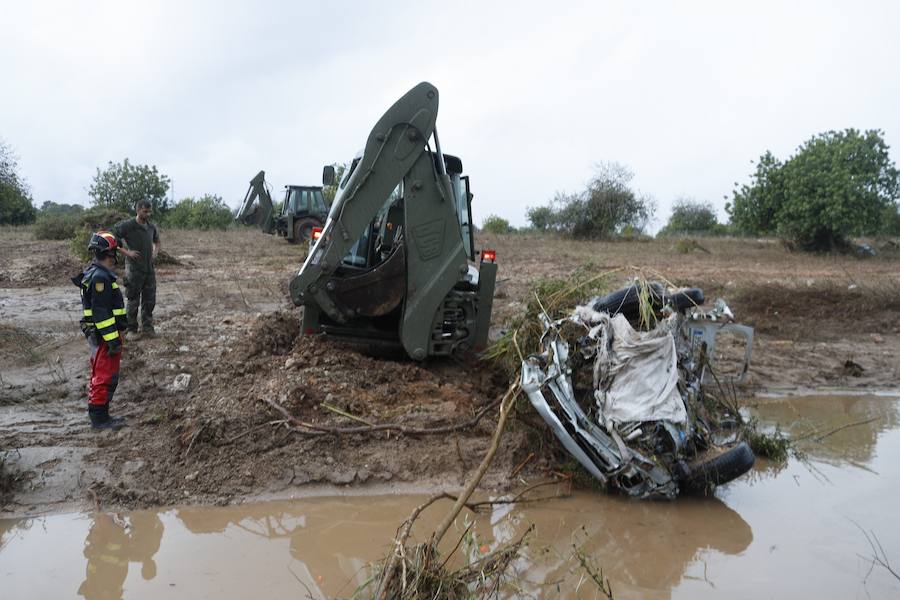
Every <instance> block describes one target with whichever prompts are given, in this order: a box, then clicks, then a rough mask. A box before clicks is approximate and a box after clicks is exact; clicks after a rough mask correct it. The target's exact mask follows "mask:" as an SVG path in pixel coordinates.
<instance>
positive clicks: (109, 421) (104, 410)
mask: <svg viewBox="0 0 900 600" xmlns="http://www.w3.org/2000/svg"><path fill="white" fill-rule="evenodd" d="M88 416H89V417H90V418H91V428H93V429H119V428H120V427H124V426H125V419H123V418H122V417H110V416H109V405H108V404H104V405H102V406H100V405H93V404H92V405H89V406H88Z"/></svg>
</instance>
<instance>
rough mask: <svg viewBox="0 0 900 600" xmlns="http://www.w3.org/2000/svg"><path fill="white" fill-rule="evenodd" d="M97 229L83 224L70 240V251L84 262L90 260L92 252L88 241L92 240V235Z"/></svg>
mask: <svg viewBox="0 0 900 600" xmlns="http://www.w3.org/2000/svg"><path fill="white" fill-rule="evenodd" d="M95 231H96V229H95V228H92V227H90V226H88V225H81V226H79V227H78V228H77V229H76V230H75V233H74V235H73V236H72V240H71V241H70V242H69V253H70V254H71V255H72V256H74V257H75V258H77V259H78V260H80V261H81V262H83V263H87V262H90V260H91V253H90V252H88V249H87V246H88V242H90V241H91V235H92V234H93V233H94V232H95Z"/></svg>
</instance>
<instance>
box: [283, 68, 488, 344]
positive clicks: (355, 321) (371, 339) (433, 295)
mask: <svg viewBox="0 0 900 600" xmlns="http://www.w3.org/2000/svg"><path fill="white" fill-rule="evenodd" d="M437 112H438V91H437V89H436V88H435V87H434V86H433V85H431V84H430V83H420V84H419V85H417V86H415V87H414V88H412V89H411V90H410V91H409V92H407V93H406V94H405V95H404V96H403V97H402V98H400V99H399V100H398V101H397V102H395V103H394V105H393V106H391V107H390V108H389V109H388V111H387V112H386V113H385V114H384V116H382V117H381V119H379V121H378V123H376V125H375V127H374V128H373V129H372V131H371V133H370V134H369V137H368V139H367V141H366V145H365V149H364V150H363V151H362V152H361V153H359V154H358V155H357V157H356V158H355V159H354V160H353V161H352V162H351V163H350V166H349V168H348V169H347V171H346V173H345V175H344V178H343V180H342V181H341V182H340V184H339V186H338V190H337V194H336V196H335V199H334V202H333V203H332V205H331V209H330V211H329V213H328V217H327V219H326V220H325V223H324V225H323V227H322V229H321V230H316V231H315V233H314V238H315V242H314V245H313V246H312V248H311V249H310V253H309V255H308V257H307V259H306V261H305V262H304V264H303V267H302V268H301V269H300V271H299V272H298V273H297V275H296V276H295V277H294V278H293V279H292V280H291V283H290V293H291V299H292V300H293V302H294V303H295V304H297V305H301V306H303V307H304V311H303V324H302V332H303V334H304V335H316V334H324V335H325V336H327V337H330V338H337V339H343V340H348V341H353V342H359V343H364V344H369V345H372V344H375V345H384V346H395V347H399V348H402V349H403V350H404V351H405V352H406V353H407V354H408V355H409V356H410V357H412V358H413V359H415V360H424V359H425V358H426V357H429V356H448V355H451V354H456V353H464V352H471V351H474V352H479V351H481V350H483V349H484V348H485V346H486V345H487V339H488V328H489V326H490V318H491V306H492V303H493V295H494V284H495V281H496V275H497V265H496V262H495V261H496V253H495V252H494V251H492V250H482V251H480V252H477V251H476V250H475V242H474V239H473V233H474V232H473V229H474V228H473V227H472V218H471V205H472V193H471V191H470V187H469V178H468V177H467V176H465V175H463V168H462V161H461V160H460V159H459V158H457V157H455V156H450V155H448V154H447V155H445V154H443V152H442V151H441V145H440V141H439V139H438V134H437V129H436V128H435V122H436V119H437ZM432 142H433V148H432ZM323 183H324V184H325V185H331V184H333V183H334V168H333V167H330V166H327V167H325V170H324V174H323Z"/></svg>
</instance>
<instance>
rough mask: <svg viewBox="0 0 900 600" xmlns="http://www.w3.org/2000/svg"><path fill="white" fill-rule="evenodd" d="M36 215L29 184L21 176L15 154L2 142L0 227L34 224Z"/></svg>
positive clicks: (0, 146)
mask: <svg viewBox="0 0 900 600" xmlns="http://www.w3.org/2000/svg"><path fill="white" fill-rule="evenodd" d="M36 214H37V211H35V208H34V204H33V203H32V201H31V192H30V190H29V189H28V184H27V183H26V182H25V180H23V179H22V178H21V177H20V176H19V164H18V162H17V160H16V156H15V153H14V152H13V150H12V148H10V147H9V146H8V145H7V144H5V143H4V142H3V141H0V225H26V224H28V223H33V222H34V219H35V216H36Z"/></svg>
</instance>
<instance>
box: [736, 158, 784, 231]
mask: <svg viewBox="0 0 900 600" xmlns="http://www.w3.org/2000/svg"><path fill="white" fill-rule="evenodd" d="M783 167H784V164H782V163H781V161H779V160H778V159H777V158H775V157H774V156H773V155H772V153H771V152H769V151H768V150H767V151H766V153H765V154H763V155H762V156H760V157H759V162H757V163H756V172H755V173H754V174H753V175H751V176H750V179H751V183H750V185H743V186H741V188H740V190H735V191H734V199H733V200H732V202H730V203H728V204H726V205H725V210H726V211H727V212H728V214H729V215H730V216H731V224H732V226H733V227H734V229H735V230H736V231H737V232H738V233H745V234H751V235H771V234H774V233H775V229H776V227H777V224H778V223H777V221H776V216H777V214H778V211H779V209H780V208H781V206H782V205H784V173H783V171H782V168H783Z"/></svg>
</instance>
